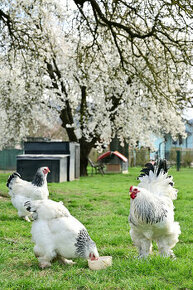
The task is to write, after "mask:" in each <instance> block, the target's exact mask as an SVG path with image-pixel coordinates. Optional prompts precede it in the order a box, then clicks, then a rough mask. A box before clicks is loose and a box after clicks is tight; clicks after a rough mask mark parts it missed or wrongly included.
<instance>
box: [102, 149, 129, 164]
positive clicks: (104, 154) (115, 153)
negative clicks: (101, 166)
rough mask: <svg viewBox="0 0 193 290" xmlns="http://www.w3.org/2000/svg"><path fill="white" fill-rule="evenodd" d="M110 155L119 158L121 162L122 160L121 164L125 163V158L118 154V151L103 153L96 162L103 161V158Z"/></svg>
mask: <svg viewBox="0 0 193 290" xmlns="http://www.w3.org/2000/svg"><path fill="white" fill-rule="evenodd" d="M111 154H114V155H116V156H117V157H119V158H120V159H121V160H123V162H127V158H126V157H125V156H124V155H123V154H121V153H120V152H118V151H107V152H105V153H103V154H102V155H100V156H99V157H98V158H97V160H102V159H104V158H105V157H107V156H110V155H111Z"/></svg>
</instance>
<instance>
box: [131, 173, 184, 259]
mask: <svg viewBox="0 0 193 290" xmlns="http://www.w3.org/2000/svg"><path fill="white" fill-rule="evenodd" d="M139 180H140V183H139V185H138V186H137V187H135V186H133V187H132V191H133V193H135V191H137V194H136V196H135V195H134V196H133V197H132V194H131V197H132V198H131V203H130V215H129V222H130V225H131V230H130V235H131V238H132V240H133V242H134V244H135V245H136V246H137V247H138V250H139V257H146V256H148V255H149V253H150V252H151V250H152V240H154V241H156V243H157V245H158V250H159V252H160V254H161V255H162V256H174V255H173V251H172V250H171V249H172V248H173V247H174V246H175V245H176V243H177V242H178V236H179V235H180V233H181V231H180V226H179V223H178V222H175V221H174V206H173V202H172V200H174V199H176V198H177V190H176V189H174V188H173V180H172V177H170V176H168V175H167V173H164V172H163V170H161V171H160V173H159V175H158V176H157V171H156V170H155V172H153V171H151V170H150V172H149V175H144V176H142V177H139Z"/></svg>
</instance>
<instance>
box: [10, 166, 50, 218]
mask: <svg viewBox="0 0 193 290" xmlns="http://www.w3.org/2000/svg"><path fill="white" fill-rule="evenodd" d="M48 172H50V170H49V168H48V167H40V168H39V169H38V170H37V172H36V174H35V176H34V179H33V181H32V182H28V181H26V180H23V179H21V176H20V174H19V173H18V172H14V173H13V174H12V175H10V176H9V178H8V181H7V187H8V188H9V195H10V196H11V202H12V204H13V206H14V207H15V208H16V209H17V210H18V215H19V217H22V218H24V219H25V220H26V221H28V222H30V219H29V217H30V216H31V213H29V212H28V211H26V208H25V207H24V203H25V202H26V201H27V200H41V199H47V198H48V196H49V191H48V186H47V174H48Z"/></svg>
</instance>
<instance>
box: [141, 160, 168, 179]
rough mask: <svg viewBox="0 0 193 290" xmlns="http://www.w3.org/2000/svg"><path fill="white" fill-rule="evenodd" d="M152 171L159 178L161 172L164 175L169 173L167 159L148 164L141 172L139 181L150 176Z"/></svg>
mask: <svg viewBox="0 0 193 290" xmlns="http://www.w3.org/2000/svg"><path fill="white" fill-rule="evenodd" d="M150 171H152V172H153V173H155V174H156V176H158V175H159V174H160V172H162V173H164V174H165V173H167V172H168V166H167V161H166V160H165V159H160V160H159V161H158V162H155V163H154V164H153V163H150V162H149V163H146V164H145V167H144V168H143V169H142V170H141V171H140V172H141V173H140V175H139V176H138V178H137V179H139V178H140V177H143V176H145V175H148V176H149V173H150Z"/></svg>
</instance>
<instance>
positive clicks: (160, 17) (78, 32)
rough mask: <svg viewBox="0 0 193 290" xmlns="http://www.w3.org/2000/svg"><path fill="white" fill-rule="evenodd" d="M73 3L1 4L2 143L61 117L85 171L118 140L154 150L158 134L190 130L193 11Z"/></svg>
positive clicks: (159, 5) (161, 5)
mask: <svg viewBox="0 0 193 290" xmlns="http://www.w3.org/2000/svg"><path fill="white" fill-rule="evenodd" d="M64 2H65V1H64ZM64 2H60V1H56V2H55V1H48V0H44V1H35V0H26V1H19V0H18V1H11V3H10V2H9V1H3V3H2V4H1V6H0V19H1V28H2V36H1V39H0V42H1V65H2V68H3V70H2V74H3V75H4V81H2V82H1V83H0V90H1V92H2V93H1V99H0V102H1V110H2V112H3V114H2V116H3V118H4V121H3V122H2V126H1V128H2V131H3V132H4V134H3V138H2V140H1V145H2V146H3V145H5V144H7V143H10V141H11V140H13V139H14V136H16V134H15V133H16V132H17V136H18V139H19V138H21V136H25V134H26V131H25V129H26V128H27V126H26V125H27V124H28V122H33V123H34V127H35V126H36V118H35V117H34V116H35V115H38V114H39V115H40V118H41V117H42V116H46V118H49V119H50V120H54V119H56V118H57V117H58V116H59V117H60V119H61V125H62V127H64V128H65V129H66V130H67V134H68V137H69V140H70V141H76V142H79V143H80V148H81V174H82V175H85V174H86V166H87V157H88V154H89V152H90V150H91V148H92V147H94V146H98V148H99V147H100V146H102V145H103V144H108V143H109V142H110V140H111V138H112V137H114V136H115V134H116V135H117V136H118V137H119V139H120V140H121V141H122V142H123V141H124V140H127V141H129V143H130V144H133V145H135V143H136V141H140V142H141V143H142V144H143V145H148V146H150V145H151V144H150V138H149V136H150V134H151V133H152V132H154V133H168V132H170V133H171V134H172V135H173V136H175V135H176V134H177V133H181V134H183V132H184V131H183V130H184V126H183V124H182V122H181V118H180V114H177V111H178V113H180V111H179V110H180V109H182V108H183V107H184V106H187V105H188V104H189V105H191V102H192V99H191V95H190V94H189V93H190V92H188V86H187V80H188V81H189V82H191V74H190V71H191V65H192V63H191V61H192V59H191V52H192V51H191V49H192V47H191V46H192V38H191V37H192V35H191V32H192V26H191V22H190V15H189V12H190V9H192V7H191V5H190V4H189V5H186V7H185V6H184V5H183V3H182V2H180V3H181V4H180V5H181V6H180V5H179V3H178V2H176V3H171V4H169V3H168V2H164V1H157V2H156V4H155V3H154V1H130V2H129V3H130V4H128V1H127V2H126V1H112V2H111V1H93V0H90V1H74V2H75V3H76V4H77V6H75V7H69V6H68V7H67V6H66V5H64ZM84 2H85V3H84ZM83 4H84V5H83ZM99 4H100V5H99ZM186 4H187V1H186ZM5 7H6V8H5ZM77 8H78V9H77ZM91 12H92V13H93V14H92V13H91ZM5 68H6V69H5ZM5 72H6V73H5ZM5 80H6V82H5ZM26 109H27V114H26V113H25V112H26ZM37 112H38V114H37ZM16 124H17V126H16ZM10 125H11V126H10ZM5 128H6V129H5ZM11 136H12V137H11Z"/></svg>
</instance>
